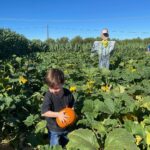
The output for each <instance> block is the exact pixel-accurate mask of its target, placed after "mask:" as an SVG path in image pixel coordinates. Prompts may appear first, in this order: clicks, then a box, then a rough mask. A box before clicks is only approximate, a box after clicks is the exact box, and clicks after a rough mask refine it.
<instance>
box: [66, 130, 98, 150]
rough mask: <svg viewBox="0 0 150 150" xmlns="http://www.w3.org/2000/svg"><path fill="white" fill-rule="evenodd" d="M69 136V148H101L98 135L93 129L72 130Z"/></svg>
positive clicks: (83, 149) (86, 149)
mask: <svg viewBox="0 0 150 150" xmlns="http://www.w3.org/2000/svg"><path fill="white" fill-rule="evenodd" d="M68 137H69V143H68V144H67V150H72V149H74V150H98V148H99V144H98V142H97V139H96V136H95V135H94V133H93V132H92V131H91V130H88V129H78V130H75V131H73V132H71V133H70V134H69V135H68Z"/></svg>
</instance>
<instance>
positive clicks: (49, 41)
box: [45, 38, 56, 45]
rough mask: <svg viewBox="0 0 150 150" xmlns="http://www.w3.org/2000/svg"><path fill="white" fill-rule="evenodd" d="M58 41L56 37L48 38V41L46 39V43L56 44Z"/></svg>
mask: <svg viewBox="0 0 150 150" xmlns="http://www.w3.org/2000/svg"><path fill="white" fill-rule="evenodd" d="M55 42H56V41H55V40H54V39H52V38H48V39H47V40H46V41H45V43H46V44H48V45H49V44H54V43H55Z"/></svg>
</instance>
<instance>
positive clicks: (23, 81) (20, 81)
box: [19, 76, 28, 84]
mask: <svg viewBox="0 0 150 150" xmlns="http://www.w3.org/2000/svg"><path fill="white" fill-rule="evenodd" d="M26 82H28V80H27V79H26V78H24V77H23V76H20V77H19V83H22V84H25V83H26Z"/></svg>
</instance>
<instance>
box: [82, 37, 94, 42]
mask: <svg viewBox="0 0 150 150" xmlns="http://www.w3.org/2000/svg"><path fill="white" fill-rule="evenodd" d="M94 41H95V38H92V37H89V38H85V39H84V40H83V43H93V42H94Z"/></svg>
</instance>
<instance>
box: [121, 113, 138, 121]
mask: <svg viewBox="0 0 150 150" xmlns="http://www.w3.org/2000/svg"><path fill="white" fill-rule="evenodd" d="M123 120H124V121H125V120H132V121H137V120H138V118H137V117H136V116H134V115H132V114H127V115H125V116H123Z"/></svg>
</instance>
